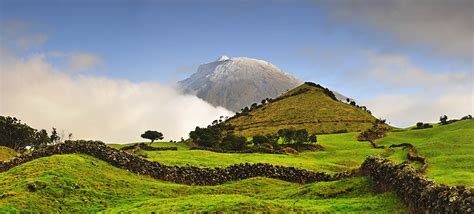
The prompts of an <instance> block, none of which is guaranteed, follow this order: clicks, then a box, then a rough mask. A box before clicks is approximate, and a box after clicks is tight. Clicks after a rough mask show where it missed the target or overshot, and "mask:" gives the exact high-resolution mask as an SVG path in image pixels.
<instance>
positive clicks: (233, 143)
mask: <svg viewBox="0 0 474 214" xmlns="http://www.w3.org/2000/svg"><path fill="white" fill-rule="evenodd" d="M247 144H248V142H247V139H246V138H245V137H238V136H235V135H227V136H225V137H224V139H222V148H224V149H228V150H234V151H239V150H243V149H244V148H245V147H246V146H247Z"/></svg>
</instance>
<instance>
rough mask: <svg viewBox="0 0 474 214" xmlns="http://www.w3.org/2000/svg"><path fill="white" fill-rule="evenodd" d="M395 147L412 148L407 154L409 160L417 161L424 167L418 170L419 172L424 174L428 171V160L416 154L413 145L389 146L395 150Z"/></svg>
mask: <svg viewBox="0 0 474 214" xmlns="http://www.w3.org/2000/svg"><path fill="white" fill-rule="evenodd" d="M394 147H405V148H410V150H409V151H408V153H407V158H408V160H411V161H416V162H419V163H421V164H422V165H423V166H422V167H421V168H419V169H417V170H416V171H417V172H420V173H423V172H425V171H426V169H427V168H428V159H426V158H425V157H423V156H420V155H418V153H417V152H416V149H415V147H414V146H413V145H412V144H409V143H401V144H392V145H390V146H389V148H394Z"/></svg>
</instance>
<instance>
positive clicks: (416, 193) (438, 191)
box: [361, 156, 474, 213]
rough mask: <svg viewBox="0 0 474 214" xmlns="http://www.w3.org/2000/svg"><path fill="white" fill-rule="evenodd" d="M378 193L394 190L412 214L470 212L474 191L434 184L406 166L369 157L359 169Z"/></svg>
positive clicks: (471, 210)
mask: <svg viewBox="0 0 474 214" xmlns="http://www.w3.org/2000/svg"><path fill="white" fill-rule="evenodd" d="M361 172H362V173H363V174H365V175H367V176H368V177H369V178H370V179H371V180H372V181H373V182H374V184H375V187H376V189H378V190H380V191H389V190H390V191H394V192H395V193H396V194H397V195H398V196H399V197H400V198H401V199H402V200H403V201H404V202H405V204H407V206H408V208H409V210H410V211H411V212H413V213H473V212H474V188H472V187H470V188H466V187H463V186H456V187H451V186H446V185H440V184H436V183H435V182H434V181H433V180H431V179H428V178H426V177H425V176H423V175H421V174H420V173H418V172H416V171H415V170H414V169H413V167H411V166H409V165H407V164H395V163H394V162H392V161H389V160H386V159H382V158H380V157H377V156H369V157H368V158H367V159H366V160H365V161H364V163H362V166H361Z"/></svg>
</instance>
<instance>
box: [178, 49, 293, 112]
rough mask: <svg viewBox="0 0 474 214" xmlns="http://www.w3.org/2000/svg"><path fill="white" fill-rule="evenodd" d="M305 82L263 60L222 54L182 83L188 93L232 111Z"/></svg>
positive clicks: (200, 67) (181, 85) (201, 66)
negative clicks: (229, 56)
mask: <svg viewBox="0 0 474 214" xmlns="http://www.w3.org/2000/svg"><path fill="white" fill-rule="evenodd" d="M301 83H302V81H300V80H298V79H296V78H294V77H292V76H290V75H288V74H286V73H285V72H283V71H282V70H281V69H279V68H277V67H276V66H274V65H272V64H271V63H268V62H266V61H263V60H258V59H252V58H247V57H233V58H228V57H227V56H221V57H219V59H217V61H214V62H211V63H208V64H204V65H200V66H199V68H198V71H197V72H196V73H194V74H193V75H191V77H189V78H187V79H185V80H183V81H180V82H179V85H180V87H181V88H183V89H184V90H185V91H186V92H188V93H195V94H196V95H197V96H198V97H199V98H201V99H203V100H205V101H207V102H209V103H211V104H213V105H215V106H223V107H225V108H227V109H229V110H232V111H235V112H237V111H240V109H241V108H243V107H245V106H248V105H251V104H252V103H254V102H260V101H261V100H262V99H265V98H272V97H276V96H279V95H280V94H282V93H283V92H286V91H287V90H290V89H293V88H295V87H296V86H298V85H300V84H301Z"/></svg>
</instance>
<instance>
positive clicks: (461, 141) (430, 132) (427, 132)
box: [376, 120, 474, 186]
mask: <svg viewBox="0 0 474 214" xmlns="http://www.w3.org/2000/svg"><path fill="white" fill-rule="evenodd" d="M376 143H377V144H380V145H386V146H388V145H391V144H399V143H411V144H413V145H414V146H415V148H416V149H417V151H418V154H420V155H422V156H424V157H426V158H428V162H429V167H428V170H427V171H426V175H427V176H428V177H431V178H434V179H435V181H436V182H438V183H444V184H450V185H466V186H474V120H464V121H459V122H455V123H452V124H449V125H444V126H435V127H434V128H429V129H421V130H408V131H402V132H392V133H389V134H388V136H387V137H385V138H382V139H379V140H378V141H376ZM400 150H402V149H401V148H397V149H394V151H395V152H394V153H393V154H392V155H391V156H389V158H390V159H392V160H395V161H399V162H401V161H405V160H407V159H406V153H407V152H408V150H407V149H406V150H404V151H400Z"/></svg>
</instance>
